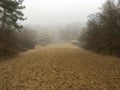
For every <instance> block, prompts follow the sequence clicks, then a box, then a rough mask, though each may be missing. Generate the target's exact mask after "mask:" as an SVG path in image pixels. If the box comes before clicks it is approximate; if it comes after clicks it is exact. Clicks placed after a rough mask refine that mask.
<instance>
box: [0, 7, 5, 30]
mask: <svg viewBox="0 0 120 90" xmlns="http://www.w3.org/2000/svg"><path fill="white" fill-rule="evenodd" d="M5 18H6V9H4V12H3V22H2V28H1V29H2V32H4V27H5Z"/></svg>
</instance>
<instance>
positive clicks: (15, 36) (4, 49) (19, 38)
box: [0, 0, 47, 56]
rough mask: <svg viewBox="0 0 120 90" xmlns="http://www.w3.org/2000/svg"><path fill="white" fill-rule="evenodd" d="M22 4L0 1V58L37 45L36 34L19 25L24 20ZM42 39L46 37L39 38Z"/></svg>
mask: <svg viewBox="0 0 120 90" xmlns="http://www.w3.org/2000/svg"><path fill="white" fill-rule="evenodd" d="M22 3H23V0H0V56H7V55H13V54H17V53H18V52H20V51H24V50H27V49H30V48H34V46H35V45H36V44H38V43H37V41H36V38H38V37H37V33H38V32H37V31H35V30H33V29H31V28H28V27H24V28H23V26H22V25H20V23H19V21H23V20H25V19H26V18H24V14H23V13H22V11H21V10H22V9H24V8H25V6H23V5H22ZM43 37H47V35H44V36H42V37H39V38H43ZM43 40H45V39H44V38H43Z"/></svg>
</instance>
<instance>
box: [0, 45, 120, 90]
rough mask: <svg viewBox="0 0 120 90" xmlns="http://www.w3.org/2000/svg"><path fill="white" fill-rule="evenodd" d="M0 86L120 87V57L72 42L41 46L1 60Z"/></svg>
mask: <svg viewBox="0 0 120 90" xmlns="http://www.w3.org/2000/svg"><path fill="white" fill-rule="evenodd" d="M0 90H120V60H119V59H118V58H115V57H108V56H100V55H96V54H93V53H90V52H87V51H84V50H82V49H79V48H78V47H76V46H74V45H72V44H59V45H57V44H56V45H49V46H47V47H42V46H37V47H36V48H35V49H34V50H29V51H28V52H26V53H24V54H21V55H20V57H17V58H15V59H13V60H10V61H6V62H2V63H1V64H0Z"/></svg>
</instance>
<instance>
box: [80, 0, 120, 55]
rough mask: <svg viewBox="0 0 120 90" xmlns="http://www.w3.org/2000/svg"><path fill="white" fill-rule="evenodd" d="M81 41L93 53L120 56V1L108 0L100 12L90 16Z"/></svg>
mask: <svg viewBox="0 0 120 90" xmlns="http://www.w3.org/2000/svg"><path fill="white" fill-rule="evenodd" d="M79 41H80V44H81V46H82V47H84V48H86V49H89V50H92V51H97V52H102V53H107V54H117V55H118V54H120V1H119V0H117V2H116V1H115V0H107V1H106V2H105V4H104V5H103V6H102V7H101V8H100V11H99V12H97V13H95V14H92V15H90V16H89V20H88V22H87V27H86V28H84V30H83V32H82V35H81V36H80V38H79Z"/></svg>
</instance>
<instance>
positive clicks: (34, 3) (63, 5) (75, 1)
mask: <svg viewBox="0 0 120 90" xmlns="http://www.w3.org/2000/svg"><path fill="white" fill-rule="evenodd" d="M104 2H105V0H24V5H25V6H26V9H25V10H24V14H25V17H27V18H28V19H27V20H26V21H24V22H23V24H24V25H26V24H27V25H28V24H29V25H37V26H47V27H48V26H63V25H66V24H70V23H74V22H80V23H82V24H85V23H86V21H87V17H88V15H90V14H92V13H95V12H97V11H98V10H99V7H100V6H101V5H102V4H103V3H104Z"/></svg>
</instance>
